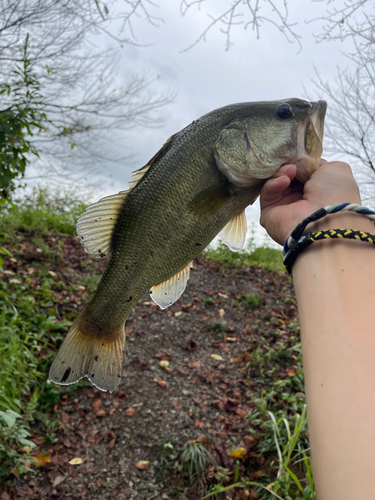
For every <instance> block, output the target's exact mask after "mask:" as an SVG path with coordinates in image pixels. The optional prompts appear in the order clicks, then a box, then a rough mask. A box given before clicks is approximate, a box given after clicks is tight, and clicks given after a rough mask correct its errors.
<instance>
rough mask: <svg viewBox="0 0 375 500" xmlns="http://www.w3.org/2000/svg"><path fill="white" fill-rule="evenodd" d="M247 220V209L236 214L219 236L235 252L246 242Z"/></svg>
mask: <svg viewBox="0 0 375 500" xmlns="http://www.w3.org/2000/svg"><path fill="white" fill-rule="evenodd" d="M246 233H247V221H246V215H245V210H243V211H242V212H240V213H238V214H237V215H235V216H234V217H233V218H232V219H231V220H230V221H229V222H228V224H227V225H226V226H224V228H223V229H222V230H221V231H220V233H219V237H220V238H221V239H222V240H223V243H225V244H226V245H227V246H228V247H229V248H230V249H231V250H232V251H233V252H238V251H239V250H241V249H242V248H243V246H244V244H245V238H246Z"/></svg>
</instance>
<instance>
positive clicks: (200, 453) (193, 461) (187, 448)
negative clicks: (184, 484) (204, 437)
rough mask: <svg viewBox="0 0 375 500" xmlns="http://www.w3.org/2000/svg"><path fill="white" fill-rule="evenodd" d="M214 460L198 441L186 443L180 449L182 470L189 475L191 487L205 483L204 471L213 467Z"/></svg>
mask: <svg viewBox="0 0 375 500" xmlns="http://www.w3.org/2000/svg"><path fill="white" fill-rule="evenodd" d="M213 463H214V459H213V458H212V456H211V455H210V453H209V452H208V450H207V449H206V448H205V446H204V444H203V443H201V442H200V441H198V442H193V441H187V442H186V443H185V444H184V445H183V447H182V453H181V464H182V467H183V470H184V471H185V472H187V473H188V475H189V482H190V484H191V486H195V485H202V484H205V483H206V478H205V476H204V471H205V469H207V467H208V466H209V465H213Z"/></svg>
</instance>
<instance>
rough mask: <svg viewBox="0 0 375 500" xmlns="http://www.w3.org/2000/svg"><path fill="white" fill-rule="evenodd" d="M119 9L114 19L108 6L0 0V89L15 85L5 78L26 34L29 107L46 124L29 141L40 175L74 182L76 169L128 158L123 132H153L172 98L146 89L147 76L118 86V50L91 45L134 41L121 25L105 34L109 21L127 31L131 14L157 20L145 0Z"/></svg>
mask: <svg viewBox="0 0 375 500" xmlns="http://www.w3.org/2000/svg"><path fill="white" fill-rule="evenodd" d="M125 3H126V4H127V5H128V7H129V9H128V12H125V13H121V12H120V13H118V12H116V10H115V0H110V1H109V2H108V3H107V4H104V3H103V2H102V1H101V0H63V1H62V0H0V89H1V88H7V85H10V86H11V87H14V88H16V87H17V86H19V85H20V82H19V81H17V79H16V78H10V77H9V75H10V74H11V73H12V71H13V69H14V67H15V65H17V64H18V63H19V61H22V50H23V45H24V40H25V37H26V34H27V33H29V43H28V49H29V60H30V61H31V64H32V67H33V70H34V73H36V75H37V77H38V81H39V83H40V88H41V96H42V97H41V98H40V100H39V102H38V103H37V104H38V107H39V109H40V111H41V113H44V114H45V115H46V117H47V118H48V120H49V123H48V126H47V127H46V128H45V130H44V131H43V132H40V133H39V135H38V137H35V138H32V143H33V144H35V146H36V147H37V149H38V152H39V158H33V164H34V169H33V170H34V171H35V169H36V168H37V169H39V171H40V172H41V175H43V176H45V175H46V173H47V172H50V174H51V176H52V177H54V178H56V176H58V175H60V176H61V174H62V173H63V175H64V177H65V178H71V179H78V178H79V176H80V175H81V172H82V169H86V170H87V169H90V171H92V172H93V171H96V170H98V168H99V166H101V165H102V164H103V163H105V162H106V163H107V164H108V162H118V161H120V160H122V161H123V160H124V158H127V160H129V151H128V152H127V153H126V154H125V155H124V152H123V145H124V144H126V136H125V134H126V131H127V130H129V129H130V128H131V127H134V126H135V125H141V126H144V127H154V126H160V124H161V123H162V121H163V116H162V115H161V114H160V110H161V109H162V108H163V107H164V106H165V105H166V104H168V103H170V102H172V101H173V100H174V97H175V96H174V94H172V93H170V92H165V93H164V94H162V93H157V92H155V91H153V90H152V89H153V86H154V84H155V82H156V80H157V78H156V77H154V76H152V75H150V74H143V75H138V76H137V75H135V76H130V75H129V76H128V78H127V80H128V82H127V83H125V84H124V83H123V82H122V81H120V79H119V77H118V76H117V74H118V71H117V70H118V67H119V60H118V57H117V48H118V44H117V46H116V47H114V48H109V49H105V50H103V49H100V48H99V49H98V48H96V47H95V46H94V44H93V40H98V36H101V37H102V40H103V36H104V35H105V34H106V33H109V34H110V36H111V38H112V39H115V40H116V41H117V42H120V43H129V42H131V43H134V40H133V39H131V38H126V37H124V36H122V34H123V30H122V28H121V27H120V29H118V30H117V33H116V32H115V31H114V30H113V21H114V20H116V21H117V23H118V21H119V20H120V21H123V22H124V23H125V24H126V23H128V25H129V23H130V19H131V17H132V16H133V15H141V14H142V15H144V16H145V18H146V20H147V21H148V22H151V23H154V24H155V23H156V22H157V19H156V17H153V16H151V15H150V14H149V13H148V12H147V10H145V8H144V5H147V4H148V5H147V6H151V7H152V6H153V5H154V4H152V3H151V2H150V1H148V0H143V1H141V0H139V1H130V0H126V1H125ZM111 9H113V11H111ZM139 9H140V10H139ZM124 26H125V25H124ZM2 98H3V101H4V107H6V106H7V105H8V104H10V103H9V102H7V98H6V94H2ZM121 147H122V151H121Z"/></svg>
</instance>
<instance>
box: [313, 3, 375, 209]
mask: <svg viewBox="0 0 375 500" xmlns="http://www.w3.org/2000/svg"><path fill="white" fill-rule="evenodd" d="M324 21H325V24H324V26H323V30H322V32H321V33H319V34H318V35H317V36H316V38H317V41H318V42H331V41H335V40H341V41H344V40H346V39H348V38H350V39H351V40H352V41H353V45H352V47H353V48H352V50H351V51H350V53H348V54H347V56H348V58H349V59H350V60H351V61H352V62H354V64H355V66H354V70H348V69H341V68H337V77H336V80H335V81H334V82H327V81H324V80H323V79H322V78H321V77H320V75H319V73H318V72H317V80H316V81H315V82H314V83H315V86H316V89H317V91H318V93H319V95H320V96H321V97H323V98H325V99H327V100H328V102H329V106H328V115H327V121H326V131H325V143H326V149H327V150H329V151H331V152H334V153H336V154H342V155H345V156H350V157H351V158H353V160H354V163H353V165H354V168H355V170H356V173H357V176H358V180H359V182H360V183H361V186H362V187H363V193H364V195H365V198H367V199H368V200H369V201H370V202H371V203H374V184H375V57H374V56H375V39H374V37H373V33H374V29H375V15H374V8H373V6H372V5H370V3H369V2H368V0H362V1H361V0H355V1H353V2H346V3H345V4H343V5H342V6H341V7H340V8H334V7H333V8H332V9H331V10H330V11H328V12H327V15H326V17H325V18H324Z"/></svg>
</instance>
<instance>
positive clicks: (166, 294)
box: [150, 262, 193, 309]
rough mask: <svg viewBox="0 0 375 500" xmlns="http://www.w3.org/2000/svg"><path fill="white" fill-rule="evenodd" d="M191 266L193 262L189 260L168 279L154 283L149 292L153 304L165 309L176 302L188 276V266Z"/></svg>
mask: <svg viewBox="0 0 375 500" xmlns="http://www.w3.org/2000/svg"><path fill="white" fill-rule="evenodd" d="M192 267H193V263H192V262H190V263H189V264H188V265H187V266H186V267H184V268H183V269H182V270H181V271H179V272H178V273H177V274H175V275H174V276H172V278H169V280H167V281H163V282H162V283H159V284H158V285H154V286H153V287H152V288H151V291H150V294H151V298H152V300H153V301H154V302H155V304H157V305H158V306H159V307H160V308H161V309H166V308H167V307H169V306H170V305H172V304H173V303H174V302H176V300H178V299H179V298H180V297H181V295H182V294H183V292H184V290H185V288H186V284H187V282H188V279H189V277H190V268H192Z"/></svg>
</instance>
